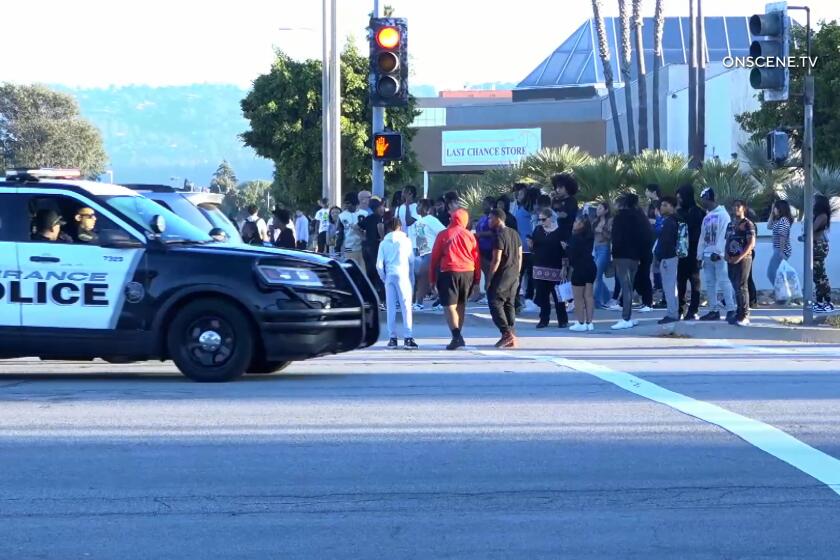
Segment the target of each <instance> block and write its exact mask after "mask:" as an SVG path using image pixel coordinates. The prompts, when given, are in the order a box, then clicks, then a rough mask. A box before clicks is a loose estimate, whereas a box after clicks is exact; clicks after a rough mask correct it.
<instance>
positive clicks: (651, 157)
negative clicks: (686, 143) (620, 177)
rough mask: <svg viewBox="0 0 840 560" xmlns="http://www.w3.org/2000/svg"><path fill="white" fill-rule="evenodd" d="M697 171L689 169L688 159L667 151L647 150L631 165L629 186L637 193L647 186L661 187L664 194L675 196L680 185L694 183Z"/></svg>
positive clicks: (635, 158) (634, 159)
mask: <svg viewBox="0 0 840 560" xmlns="http://www.w3.org/2000/svg"><path fill="white" fill-rule="evenodd" d="M695 176H696V171H695V170H693V169H691V168H689V167H688V158H686V157H685V156H684V155H682V154H679V153H673V152H667V151H665V150H645V151H643V152H642V153H641V154H639V155H637V156H636V157H634V158H633V160H632V162H631V163H630V175H629V181H628V183H629V186H630V187H632V188H633V189H634V190H635V191H636V192H637V193H639V192H642V191H643V190H644V188H645V186H646V185H650V184H655V185H659V188H660V189H662V194H666V195H673V194H674V193H676V192H677V189H678V188H679V187H680V185H683V184H685V183H693V182H694V179H695Z"/></svg>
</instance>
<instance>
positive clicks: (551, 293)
mask: <svg viewBox="0 0 840 560" xmlns="http://www.w3.org/2000/svg"><path fill="white" fill-rule="evenodd" d="M556 287H557V283H556V282H549V281H547V280H534V289H535V292H536V296H535V299H534V302H535V303H536V304H537V305H539V306H540V323H546V324H547V323H548V322H549V321H550V320H551V302H552V300H554V308H555V309H556V310H557V324H558V325H561V326H562V325H566V324H567V323H568V322H569V315H568V313H567V312H566V302H565V301H560V298H558V297H557V290H555V288H556Z"/></svg>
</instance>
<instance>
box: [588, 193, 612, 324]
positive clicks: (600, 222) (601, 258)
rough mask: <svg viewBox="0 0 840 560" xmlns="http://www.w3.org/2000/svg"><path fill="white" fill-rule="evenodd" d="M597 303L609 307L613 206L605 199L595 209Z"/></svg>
mask: <svg viewBox="0 0 840 560" xmlns="http://www.w3.org/2000/svg"><path fill="white" fill-rule="evenodd" d="M593 233H594V235H595V305H596V306H597V307H598V308H599V309H607V306H608V305H609V303H610V290H609V288H607V284H606V283H605V282H604V273H605V272H606V271H607V267H608V266H609V265H610V244H611V243H612V208H610V203H609V201H606V200H605V201H603V202H601V203H599V204H598V207H597V208H596V209H595V223H594V227H593Z"/></svg>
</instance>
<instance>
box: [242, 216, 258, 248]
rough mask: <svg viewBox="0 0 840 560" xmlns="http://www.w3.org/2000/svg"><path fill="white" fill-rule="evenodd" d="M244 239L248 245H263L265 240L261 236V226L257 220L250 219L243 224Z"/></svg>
mask: <svg viewBox="0 0 840 560" xmlns="http://www.w3.org/2000/svg"><path fill="white" fill-rule="evenodd" d="M242 241H244V242H245V243H247V244H248V245H262V243H263V240H262V238H261V237H260V228H259V227H257V222H252V221H250V220H248V221H246V222H245V225H243V226H242Z"/></svg>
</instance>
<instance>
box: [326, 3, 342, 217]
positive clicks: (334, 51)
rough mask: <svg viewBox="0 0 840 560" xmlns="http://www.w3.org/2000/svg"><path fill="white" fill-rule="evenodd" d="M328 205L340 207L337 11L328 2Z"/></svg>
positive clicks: (339, 57)
mask: <svg viewBox="0 0 840 560" xmlns="http://www.w3.org/2000/svg"><path fill="white" fill-rule="evenodd" d="M330 1H331V6H330V11H331V13H330V20H331V25H330V109H331V114H330V119H329V121H330V125H329V129H330V136H331V138H330V147H331V150H330V181H331V191H330V194H331V196H332V199H331V200H330V203H331V204H332V205H334V206H341V204H340V201H341V53H340V51H339V47H338V10H337V7H336V0H330Z"/></svg>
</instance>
